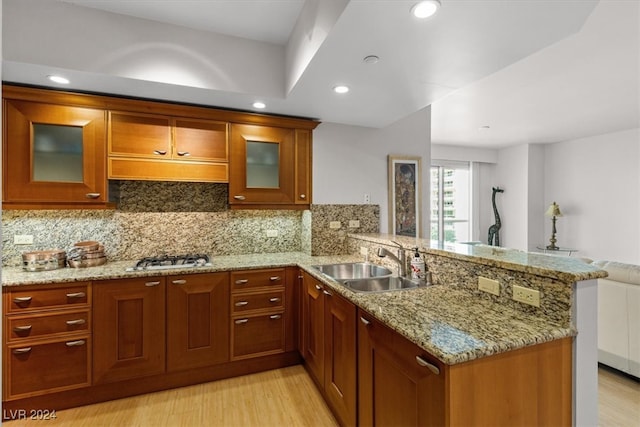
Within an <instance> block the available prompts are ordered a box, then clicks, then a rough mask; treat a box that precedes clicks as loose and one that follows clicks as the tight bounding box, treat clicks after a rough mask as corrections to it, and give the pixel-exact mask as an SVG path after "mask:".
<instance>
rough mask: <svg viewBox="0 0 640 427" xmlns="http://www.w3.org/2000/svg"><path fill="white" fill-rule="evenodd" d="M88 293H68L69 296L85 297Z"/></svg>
mask: <svg viewBox="0 0 640 427" xmlns="http://www.w3.org/2000/svg"><path fill="white" fill-rule="evenodd" d="M86 296H87V294H85V293H84V292H74V293H72V294H67V298H84V297H86Z"/></svg>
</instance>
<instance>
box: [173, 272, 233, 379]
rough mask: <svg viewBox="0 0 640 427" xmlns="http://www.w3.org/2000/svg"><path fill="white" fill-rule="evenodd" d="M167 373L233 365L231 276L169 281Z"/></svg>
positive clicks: (194, 276)
mask: <svg viewBox="0 0 640 427" xmlns="http://www.w3.org/2000/svg"><path fill="white" fill-rule="evenodd" d="M167 301H168V304H167V371H169V372H171V371H178V370H183V369H192V368H199V367H205V366H211V365H216V364H220V363H225V362H228V361H229V273H207V274H186V275H179V276H169V277H167Z"/></svg>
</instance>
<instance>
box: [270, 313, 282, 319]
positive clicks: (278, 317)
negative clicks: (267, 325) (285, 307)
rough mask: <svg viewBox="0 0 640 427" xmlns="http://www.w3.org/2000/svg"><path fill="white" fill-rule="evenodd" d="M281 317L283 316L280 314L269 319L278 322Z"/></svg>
mask: <svg viewBox="0 0 640 427" xmlns="http://www.w3.org/2000/svg"><path fill="white" fill-rule="evenodd" d="M281 317H282V315H280V314H272V315H271V316H269V319H272V320H276V319H280V318H281Z"/></svg>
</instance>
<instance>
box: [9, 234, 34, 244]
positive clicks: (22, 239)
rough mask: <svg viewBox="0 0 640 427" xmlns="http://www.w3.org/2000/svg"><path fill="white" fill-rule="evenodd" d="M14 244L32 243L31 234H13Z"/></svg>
mask: <svg viewBox="0 0 640 427" xmlns="http://www.w3.org/2000/svg"><path fill="white" fill-rule="evenodd" d="M13 244H14V245H33V236H32V235H31V234H14V235H13Z"/></svg>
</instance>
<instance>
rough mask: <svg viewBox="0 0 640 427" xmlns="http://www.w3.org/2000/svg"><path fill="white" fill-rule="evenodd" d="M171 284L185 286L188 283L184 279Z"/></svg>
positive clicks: (173, 281)
mask: <svg viewBox="0 0 640 427" xmlns="http://www.w3.org/2000/svg"><path fill="white" fill-rule="evenodd" d="M171 283H173V284H174V285H184V284H185V283H187V281H186V280H184V279H178V280H172V281H171Z"/></svg>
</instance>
